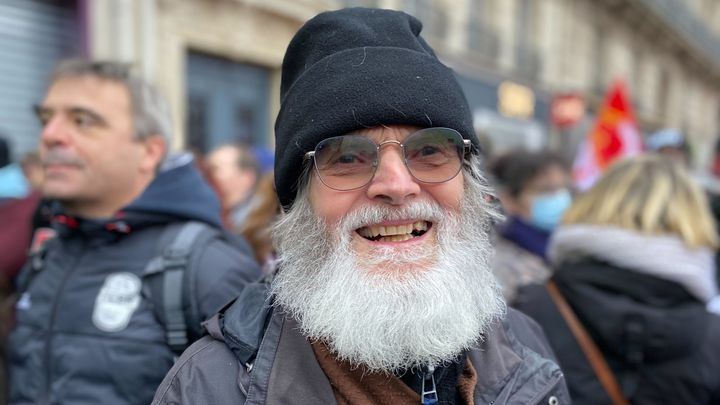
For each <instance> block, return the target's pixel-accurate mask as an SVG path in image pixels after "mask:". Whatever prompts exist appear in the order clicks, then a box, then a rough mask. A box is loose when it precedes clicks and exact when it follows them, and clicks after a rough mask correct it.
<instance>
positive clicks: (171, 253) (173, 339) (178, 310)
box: [145, 222, 214, 354]
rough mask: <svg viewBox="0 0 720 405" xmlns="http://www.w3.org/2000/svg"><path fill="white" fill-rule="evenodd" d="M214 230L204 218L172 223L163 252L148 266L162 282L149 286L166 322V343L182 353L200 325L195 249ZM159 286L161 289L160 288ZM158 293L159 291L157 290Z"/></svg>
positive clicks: (147, 268)
mask: <svg viewBox="0 0 720 405" xmlns="http://www.w3.org/2000/svg"><path fill="white" fill-rule="evenodd" d="M212 232H214V230H213V228H212V227H210V226H209V225H206V224H204V223H201V222H186V223H183V224H180V225H179V226H178V225H169V226H168V227H167V228H166V230H165V231H164V233H163V235H162V236H161V238H160V244H159V246H160V249H161V250H160V252H161V253H160V255H159V256H158V257H156V258H155V259H153V260H151V261H150V262H149V263H148V266H147V267H146V270H145V273H146V275H151V274H159V277H158V279H159V281H160V283H159V285H158V284H156V287H155V288H152V286H151V288H150V294H151V296H152V299H153V300H154V302H155V304H156V308H157V312H158V314H157V315H158V317H159V318H160V320H161V322H162V323H163V325H164V326H165V333H166V338H167V343H168V346H169V347H170V349H171V350H172V351H173V352H174V353H178V354H179V353H182V351H183V350H185V348H187V346H188V344H189V343H190V341H191V339H194V338H196V337H197V336H193V334H194V332H193V331H194V329H196V328H194V327H193V325H194V323H197V324H198V325H197V328H199V327H200V319H199V317H200V315H199V313H198V308H197V300H196V298H197V297H195V289H194V285H193V284H194V279H195V276H194V273H195V271H196V269H195V263H194V261H193V260H192V258H191V255H192V253H193V252H194V251H195V250H196V248H197V247H198V246H199V245H201V244H199V243H198V241H199V240H200V239H202V236H203V234H207V233H212ZM158 290H160V291H158ZM158 293H159V294H158Z"/></svg>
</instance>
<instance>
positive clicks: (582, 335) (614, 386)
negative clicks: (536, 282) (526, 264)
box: [546, 280, 630, 405]
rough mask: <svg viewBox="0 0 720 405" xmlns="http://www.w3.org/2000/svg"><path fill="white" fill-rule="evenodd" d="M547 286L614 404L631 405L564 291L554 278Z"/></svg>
mask: <svg viewBox="0 0 720 405" xmlns="http://www.w3.org/2000/svg"><path fill="white" fill-rule="evenodd" d="M546 287H547V290H548V293H550V297H551V298H552V300H553V301H554V302H555V305H556V306H557V308H558V311H559V312H560V314H561V315H562V317H563V318H564V319H565V322H566V323H567V325H568V327H569V328H570V331H571V332H572V334H573V335H574V336H575V339H576V340H577V342H578V343H579V344H580V347H581V348H582V351H583V353H585V357H586V358H587V360H588V361H589V362H590V366H592V369H593V371H594V372H595V375H596V376H597V378H598V380H600V384H602V386H603V388H604V389H605V391H606V392H607V394H608V395H609V396H610V399H611V400H612V402H613V404H614V405H629V404H630V402H628V400H627V399H626V398H625V395H623V392H622V389H621V388H620V384H618V382H617V380H616V379H615V375H614V374H613V372H612V370H611V369H610V366H608V364H607V362H606V361H605V358H604V357H603V355H602V353H601V352H600V349H598V348H597V346H596V345H595V342H593V340H592V338H591V337H590V334H588V332H587V331H586V330H585V328H584V327H583V326H582V324H581V323H580V321H579V320H578V319H577V316H575V313H574V312H573V310H572V308H570V305H569V304H568V303H567V301H566V300H565V298H564V297H563V296H562V293H560V289H559V288H558V287H557V285H556V284H555V282H554V281H552V280H550V281H548V282H547V284H546Z"/></svg>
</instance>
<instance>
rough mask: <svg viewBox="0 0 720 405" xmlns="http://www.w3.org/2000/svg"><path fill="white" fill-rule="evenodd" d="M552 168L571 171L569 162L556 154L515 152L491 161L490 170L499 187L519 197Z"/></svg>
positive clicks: (547, 152) (548, 152)
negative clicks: (535, 180) (536, 179)
mask: <svg viewBox="0 0 720 405" xmlns="http://www.w3.org/2000/svg"><path fill="white" fill-rule="evenodd" d="M552 166H559V167H561V168H563V169H565V170H569V166H568V164H567V162H565V160H564V159H563V158H562V157H561V156H560V155H558V154H556V153H554V152H550V151H540V152H530V151H526V150H513V151H510V152H507V153H505V154H504V155H502V156H500V157H498V158H496V159H495V160H494V161H491V162H490V163H489V164H488V169H489V172H490V174H491V175H492V177H493V180H494V181H495V183H496V185H497V186H499V187H500V188H502V189H504V190H505V191H506V192H508V193H509V194H510V195H511V196H513V197H517V196H519V195H520V193H521V192H522V191H523V189H524V188H525V187H526V186H527V185H528V183H530V182H532V180H534V179H535V178H537V177H538V176H540V175H542V174H543V172H544V171H545V170H547V169H548V168H549V167H552Z"/></svg>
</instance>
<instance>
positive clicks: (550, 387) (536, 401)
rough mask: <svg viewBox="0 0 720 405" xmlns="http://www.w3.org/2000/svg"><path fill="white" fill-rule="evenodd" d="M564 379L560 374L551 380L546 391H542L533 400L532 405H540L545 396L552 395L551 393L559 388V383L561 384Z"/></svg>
mask: <svg viewBox="0 0 720 405" xmlns="http://www.w3.org/2000/svg"><path fill="white" fill-rule="evenodd" d="M562 378H563V374H562V373H559V374H558V375H556V376H555V377H553V379H552V380H550V382H549V383H548V385H547V386H546V388H545V389H544V390H542V391H540V393H539V394H538V395H537V396H535V398H533V401H532V402H531V403H532V404H539V403H540V400H542V399H543V398H545V396H546V395H548V394H549V393H550V391H552V390H553V388H555V387H557V385H558V383H559V382H560V380H562Z"/></svg>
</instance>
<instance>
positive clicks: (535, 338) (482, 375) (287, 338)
mask: <svg viewBox="0 0 720 405" xmlns="http://www.w3.org/2000/svg"><path fill="white" fill-rule="evenodd" d="M258 306H264V310H259V311H258V310H257V308H258ZM265 314H267V315H265ZM266 316H267V317H269V319H266ZM266 322H267V326H266V327H265V323H266ZM206 327H207V328H208V330H209V332H210V336H206V337H204V338H203V339H201V340H199V341H198V342H196V343H195V344H193V345H192V346H190V348H188V349H187V350H186V351H185V353H183V355H182V356H181V357H180V359H179V360H178V362H177V363H176V364H175V366H174V367H173V368H172V369H171V370H170V372H169V373H168V375H167V376H166V377H165V380H164V381H163V383H162V384H161V385H160V387H159V388H158V390H157V392H156V393H155V399H154V401H153V405H161V404H217V405H222V404H240V403H245V404H266V403H267V404H334V403H336V401H335V396H334V394H333V390H332V387H331V386H330V383H329V382H328V380H327V378H326V377H325V374H324V373H323V371H322V369H321V368H320V365H319V364H318V362H317V360H316V358H315V354H314V352H313V350H312V347H311V346H310V343H309V342H308V341H307V339H305V338H304V337H303V336H302V335H301V334H300V332H299V329H298V326H297V324H296V322H295V321H294V320H293V319H292V318H290V317H287V316H285V314H283V313H282V311H281V310H279V309H275V310H274V311H271V310H270V309H269V307H268V306H267V300H266V295H265V288H264V287H263V286H262V285H260V284H256V285H253V286H249V287H247V288H246V289H245V290H244V291H243V294H242V295H241V296H240V297H239V298H238V300H237V301H236V302H235V303H233V304H232V306H230V307H228V308H226V309H225V310H224V312H223V313H222V314H219V315H217V316H215V317H213V318H212V319H211V320H210V321H208V322H207V323H206ZM263 328H265V329H264V333H263ZM256 335H257V336H261V339H256V337H255V336H256ZM468 359H469V360H470V361H471V362H472V364H473V365H474V366H475V367H476V369H477V370H478V382H477V385H476V388H475V403H476V404H518V405H533V404H552V405H554V404H569V403H570V398H569V394H568V391H567V387H566V386H565V379H564V376H563V374H562V372H561V371H560V368H559V367H558V366H557V364H556V363H555V361H554V360H552V359H553V355H552V353H551V352H550V350H549V349H548V346H547V343H546V341H545V338H544V336H543V334H542V331H541V330H540V328H539V327H538V326H537V324H535V323H534V322H533V321H531V320H529V318H527V317H525V316H524V315H522V314H520V313H519V312H516V311H514V310H512V309H510V310H509V312H508V315H507V317H506V318H505V320H504V321H503V322H499V323H497V324H496V325H495V326H494V328H493V330H492V332H491V333H489V334H488V335H487V336H486V338H485V340H484V341H483V342H482V343H479V344H478V346H477V348H476V349H474V350H471V351H470V352H469V353H468Z"/></svg>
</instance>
